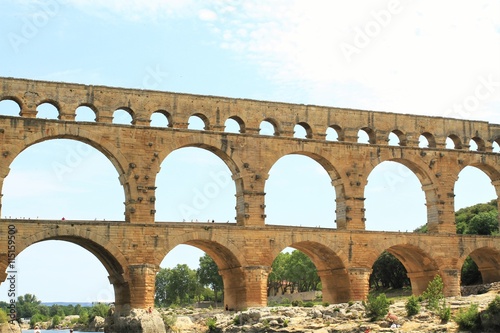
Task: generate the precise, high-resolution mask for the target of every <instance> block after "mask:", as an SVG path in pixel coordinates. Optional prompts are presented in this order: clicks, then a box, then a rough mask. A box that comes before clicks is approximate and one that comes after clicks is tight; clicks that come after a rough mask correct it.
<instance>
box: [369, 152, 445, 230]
mask: <svg viewBox="0 0 500 333" xmlns="http://www.w3.org/2000/svg"><path fill="white" fill-rule="evenodd" d="M377 161H379V160H374V161H373V163H372V169H371V170H370V172H369V174H368V177H367V179H366V181H368V178H369V177H370V175H371V174H372V172H373V171H374V170H375V169H376V167H377V166H379V165H380V164H382V163H383V162H397V163H399V164H402V165H404V166H405V167H407V168H408V169H409V170H410V171H411V172H412V173H413V174H414V175H415V176H416V177H417V179H418V180H419V182H420V185H421V189H422V190H423V191H424V194H425V205H426V207H427V221H426V225H427V227H428V232H429V233H434V232H438V231H439V229H438V227H439V225H440V223H439V220H438V216H439V213H438V210H439V209H438V206H437V205H438V202H439V200H438V191H437V187H436V186H435V185H434V181H433V178H431V176H430V174H429V173H428V172H427V171H426V169H428V168H429V167H428V165H420V164H418V163H416V162H414V161H411V160H408V159H404V158H389V159H386V160H380V161H379V162H378V163H377ZM365 191H366V187H365ZM453 228H454V225H453Z"/></svg>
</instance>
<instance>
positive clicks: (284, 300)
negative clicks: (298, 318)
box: [281, 297, 292, 305]
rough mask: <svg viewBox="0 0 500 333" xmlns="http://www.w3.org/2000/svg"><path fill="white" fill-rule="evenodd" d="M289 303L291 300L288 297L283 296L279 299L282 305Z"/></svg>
mask: <svg viewBox="0 0 500 333" xmlns="http://www.w3.org/2000/svg"><path fill="white" fill-rule="evenodd" d="M290 303H292V301H290V299H288V298H286V297H283V298H282V299H281V304H283V305H290Z"/></svg>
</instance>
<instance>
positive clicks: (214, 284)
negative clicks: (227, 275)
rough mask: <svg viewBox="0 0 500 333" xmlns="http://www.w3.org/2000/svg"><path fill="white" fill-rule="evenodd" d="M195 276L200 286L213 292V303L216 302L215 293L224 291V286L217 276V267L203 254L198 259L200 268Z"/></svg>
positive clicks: (219, 276)
mask: <svg viewBox="0 0 500 333" xmlns="http://www.w3.org/2000/svg"><path fill="white" fill-rule="evenodd" d="M196 275H197V277H198V281H199V283H200V284H201V285H202V286H208V287H210V288H211V289H212V290H213V291H214V301H217V293H218V292H219V291H223V290H224V284H223V282H222V276H221V275H220V274H219V267H217V264H216V263H215V261H214V260H213V259H212V258H211V257H210V256H209V255H207V254H205V255H204V256H203V257H201V258H200V267H199V268H198V270H197V271H196Z"/></svg>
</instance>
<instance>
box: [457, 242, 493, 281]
mask: <svg viewBox="0 0 500 333" xmlns="http://www.w3.org/2000/svg"><path fill="white" fill-rule="evenodd" d="M467 256H470V257H471V259H472V260H473V261H474V262H475V263H476V265H477V267H478V269H479V272H480V273H481V277H482V279H483V283H492V282H497V281H500V248H498V247H497V248H495V247H492V246H491V245H488V244H478V247H477V248H475V249H468V252H467V253H464V255H463V256H461V257H460V259H459V260H458V262H457V265H458V270H459V271H460V269H461V267H462V266H463V264H464V262H465V259H466V258H467Z"/></svg>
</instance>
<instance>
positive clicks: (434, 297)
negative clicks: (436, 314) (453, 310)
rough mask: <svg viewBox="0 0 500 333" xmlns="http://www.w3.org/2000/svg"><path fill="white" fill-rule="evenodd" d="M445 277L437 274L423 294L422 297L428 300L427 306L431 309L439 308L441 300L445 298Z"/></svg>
mask: <svg viewBox="0 0 500 333" xmlns="http://www.w3.org/2000/svg"><path fill="white" fill-rule="evenodd" d="M443 287H444V285H443V279H441V276H439V275H436V276H435V277H434V280H432V281H431V282H429V285H428V286H427V289H426V290H425V291H424V293H423V294H422V298H423V299H424V300H426V301H427V307H428V308H429V309H431V310H438V308H439V302H440V301H441V300H442V299H444V294H443Z"/></svg>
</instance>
